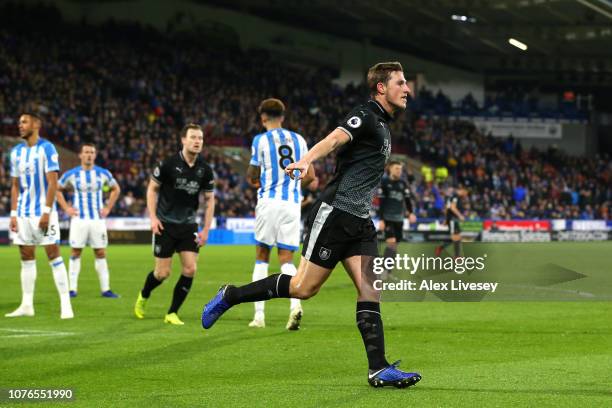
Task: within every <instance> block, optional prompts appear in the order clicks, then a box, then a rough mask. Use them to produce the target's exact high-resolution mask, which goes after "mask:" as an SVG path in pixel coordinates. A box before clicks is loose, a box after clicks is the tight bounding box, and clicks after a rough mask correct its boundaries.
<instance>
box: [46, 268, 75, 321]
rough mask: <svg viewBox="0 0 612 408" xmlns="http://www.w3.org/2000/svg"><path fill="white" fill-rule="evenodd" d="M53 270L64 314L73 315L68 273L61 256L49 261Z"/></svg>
mask: <svg viewBox="0 0 612 408" xmlns="http://www.w3.org/2000/svg"><path fill="white" fill-rule="evenodd" d="M49 264H50V265H51V270H52V271H53V280H54V281H55V287H56V288H57V293H59V297H60V304H61V308H62V314H64V312H68V311H70V313H72V305H71V304H70V295H69V293H68V273H67V272H66V265H64V260H63V259H62V257H61V256H58V257H57V258H55V259H53V260H51V261H49Z"/></svg>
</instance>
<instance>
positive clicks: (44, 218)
mask: <svg viewBox="0 0 612 408" xmlns="http://www.w3.org/2000/svg"><path fill="white" fill-rule="evenodd" d="M38 228H40V230H41V231H42V232H44V233H45V234H46V233H47V229H48V228H49V214H43V215H41V216H40V221H39V222H38Z"/></svg>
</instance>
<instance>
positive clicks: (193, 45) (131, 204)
mask: <svg viewBox="0 0 612 408" xmlns="http://www.w3.org/2000/svg"><path fill="white" fill-rule="evenodd" d="M23 7H24V6H16V5H12V6H5V7H4V9H3V11H2V13H0V14H1V15H2V17H0V22H1V23H2V24H1V28H0V135H2V134H4V135H13V136H14V135H16V120H17V117H16V116H17V115H18V114H19V112H22V111H24V110H26V109H30V108H31V107H32V104H34V105H35V108H36V109H38V111H39V112H40V113H41V114H42V115H43V117H44V118H45V128H44V132H43V135H44V136H46V137H48V138H50V139H51V140H53V141H54V142H56V143H58V144H60V145H62V146H64V147H66V148H68V149H72V150H74V151H76V150H77V149H78V147H79V145H80V143H82V142H83V141H89V142H93V143H95V144H96V145H97V146H98V147H99V154H98V162H99V164H100V165H101V166H103V167H106V168H108V169H110V170H111V171H112V172H113V173H114V174H115V176H116V178H117V180H118V181H119V183H120V185H121V187H122V191H123V197H122V198H121V200H120V201H119V203H118V205H117V207H116V209H115V211H114V215H122V216H129V215H143V214H144V211H145V205H144V195H145V191H146V184H147V181H148V176H149V170H150V169H151V168H152V167H153V166H154V164H155V163H156V162H157V161H158V160H159V159H160V157H161V156H162V155H164V154H166V153H167V152H170V151H174V150H175V149H176V148H177V146H178V142H177V140H178V129H179V128H180V126H181V125H182V124H183V123H186V122H188V121H194V122H198V123H201V124H202V125H203V126H204V128H205V140H206V143H207V144H208V145H209V146H210V145H215V146H241V147H248V146H249V145H250V142H251V139H252V136H253V135H255V134H257V133H259V132H260V131H261V129H260V127H259V124H258V121H257V117H256V107H257V105H258V103H259V101H260V100H261V99H263V98H265V97H270V96H278V97H280V98H282V99H283V100H285V101H286V103H287V106H288V111H289V113H288V117H287V120H286V122H285V124H286V127H288V128H291V129H295V130H296V131H298V132H300V133H301V134H303V135H304V137H305V138H306V140H307V142H308V143H309V145H312V144H313V142H315V141H316V140H318V139H319V138H321V137H322V136H324V135H325V134H326V133H327V132H328V131H329V130H330V129H332V128H333V127H334V125H335V123H336V122H337V121H338V120H339V119H340V118H341V115H343V114H344V113H345V112H346V111H347V110H348V109H349V107H351V106H353V105H354V104H355V103H356V101H359V100H360V99H362V98H363V96H364V95H366V94H367V90H366V89H365V88H364V86H363V85H357V86H355V85H352V84H350V85H348V86H346V87H344V88H342V87H340V86H338V85H335V84H334V83H333V82H332V79H333V76H334V75H333V70H332V69H328V68H324V67H323V68H322V67H316V68H314V67H304V66H295V65H290V64H288V63H283V62H279V61H276V60H274V58H271V56H270V55H269V54H268V53H266V52H263V51H253V50H251V51H246V52H245V51H241V50H240V49H238V48H236V47H235V46H231V45H230V46H225V45H224V46H219V45H218V44H206V42H205V41H203V40H202V39H196V38H193V37H185V36H182V37H180V38H178V37H174V36H169V35H165V34H164V33H161V32H158V31H156V30H153V29H151V28H147V27H142V26H140V25H137V24H135V23H117V22H109V23H107V24H105V25H103V26H96V27H95V29H94V28H93V27H92V26H89V25H87V24H85V23H82V24H79V25H76V24H68V23H62V22H61V16H60V15H59V13H58V12H57V11H56V10H55V9H53V8H52V7H47V6H39V7H36V8H32V9H30V8H28V9H27V12H28V16H29V18H30V19H31V20H32V21H33V23H32V24H29V25H28V27H23V26H20V25H19V24H18V20H19V19H18V18H16V17H17V16H19V15H20V14H22V13H23V12H25V11H26V9H24V8H23ZM49 16H54V18H53V19H50V18H49ZM49 21H53V23H52V26H51V23H49ZM119 40H120V41H119ZM244 67H248V68H249V69H244ZM538 109H539V108H538V101H537V98H536V97H533V96H530V95H529V94H528V93H525V94H522V95H514V94H512V95H511V94H507V93H500V94H499V96H497V97H496V98H488V99H487V100H486V101H485V103H484V105H483V106H478V103H477V102H476V101H475V100H474V98H473V97H472V96H471V95H467V96H466V97H465V98H464V99H463V100H461V101H460V102H459V103H458V104H456V105H455V106H453V103H452V102H451V101H450V99H449V98H448V97H447V96H445V95H444V93H443V92H442V91H437V92H436V93H435V94H434V93H433V92H432V91H430V90H427V89H422V90H421V91H420V92H419V94H418V95H417V97H416V98H415V99H414V100H413V101H412V102H411V109H410V112H409V113H408V114H406V115H403V117H402V118H400V119H398V120H397V121H396V122H395V123H394V124H393V128H392V133H393V134H394V140H393V147H394V149H393V151H394V153H399V154H403V155H407V156H408V157H410V158H412V159H417V160H419V161H421V162H423V163H427V164H429V165H430V166H432V167H433V168H441V169H442V168H446V173H445V172H444V171H443V170H442V171H441V172H440V173H436V174H438V176H437V177H436V178H435V181H436V182H435V183H430V182H427V181H426V180H425V181H423V180H422V179H421V176H420V174H417V175H416V177H415V176H413V175H412V174H411V175H410V177H411V179H412V180H414V181H413V188H414V190H415V191H416V192H417V193H418V194H417V197H418V202H417V208H418V214H419V216H422V217H432V216H436V215H438V213H439V206H440V200H441V198H440V194H441V193H442V192H443V191H444V188H445V186H447V185H458V184H462V185H465V186H466V187H468V188H469V190H470V195H469V197H468V198H466V200H468V201H467V202H466V203H464V206H465V208H466V209H468V212H469V216H470V218H493V219H504V218H576V219H579V218H580V219H594V218H598V219H610V217H611V215H610V205H611V202H612V187H611V183H610V178H611V177H612V168H611V164H610V160H609V158H608V157H598V158H596V159H594V160H593V159H586V158H575V157H571V156H568V155H566V154H565V153H563V152H561V151H555V150H554V149H549V150H548V151H537V150H533V149H531V150H527V149H524V148H522V146H521V144H520V142H518V141H517V140H513V139H512V138H509V139H507V140H503V139H499V138H493V137H491V136H488V135H483V134H481V133H480V132H479V131H478V129H476V128H475V127H474V125H473V124H471V123H469V122H466V121H463V120H450V119H445V117H446V116H448V115H472V114H476V113H478V114H483V115H487V114H493V113H496V114H497V113H498V112H502V113H504V114H508V115H527V116H528V115H530V114H536V113H537V114H538V115H540V114H541V115H544V116H546V117H556V118H560V117H568V118H573V119H585V118H586V112H585V111H584V109H583V108H582V107H579V106H576V105H575V104H574V105H572V104H569V105H568V103H564V104H562V105H559V106H558V109H557V110H556V111H550V110H546V111H540V110H538ZM434 115H435V116H434ZM434 117H435V118H436V119H434ZM9 151H10V146H7V145H6V144H3V145H0V154H1V155H2V159H3V163H4V166H3V167H2V168H1V169H0V181H1V183H0V215H6V214H8V212H9V209H10V203H9V198H8V197H9V194H10V191H9V187H10V180H9V176H8V162H9V160H8V152H9ZM206 159H207V160H208V161H209V162H210V163H211V164H212V165H213V168H214V170H215V172H216V174H217V179H218V183H217V192H216V193H217V197H218V204H217V214H218V215H219V216H250V215H252V213H253V206H254V202H255V200H254V191H253V190H251V189H250V188H249V187H248V186H247V185H246V183H245V181H244V177H243V175H242V174H243V172H241V171H238V170H237V169H236V166H234V165H233V164H232V160H231V159H230V158H228V157H227V156H225V155H224V154H223V153H222V152H221V150H217V151H215V152H212V151H208V152H207V153H206ZM316 170H317V173H318V175H319V177H320V183H321V186H324V185H325V183H326V182H327V180H328V178H329V176H330V175H331V174H333V158H329V159H328V160H327V161H325V162H321V163H318V164H317V167H316ZM440 174H442V175H444V174H448V175H447V176H440Z"/></svg>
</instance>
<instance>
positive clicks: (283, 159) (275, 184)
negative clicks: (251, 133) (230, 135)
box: [250, 128, 308, 204]
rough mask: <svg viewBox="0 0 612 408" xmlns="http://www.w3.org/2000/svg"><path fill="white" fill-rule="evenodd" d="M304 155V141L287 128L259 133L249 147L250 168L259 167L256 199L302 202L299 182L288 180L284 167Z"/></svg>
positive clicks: (305, 148)
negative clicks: (258, 185)
mask: <svg viewBox="0 0 612 408" xmlns="http://www.w3.org/2000/svg"><path fill="white" fill-rule="evenodd" d="M307 152H308V146H307V145H306V141H305V140H304V138H303V137H302V136H301V135H300V134H298V133H295V132H292V131H290V130H287V129H283V128H278V129H272V130H270V131H268V132H266V133H262V134H259V135H257V136H255V138H254V139H253V145H252V146H251V162H250V164H251V165H252V166H259V167H260V179H259V181H260V184H261V187H259V189H258V190H257V197H258V199H259V200H262V199H264V200H267V199H272V200H282V201H287V202H290V203H295V204H299V203H300V202H302V188H301V181H300V180H291V178H290V177H289V176H288V175H286V174H285V168H286V167H287V166H288V165H289V164H290V163H293V162H296V161H299V160H300V159H301V158H302V157H304V155H305V154H306V153H307Z"/></svg>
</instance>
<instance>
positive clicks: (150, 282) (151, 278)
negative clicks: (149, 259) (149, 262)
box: [140, 271, 163, 299]
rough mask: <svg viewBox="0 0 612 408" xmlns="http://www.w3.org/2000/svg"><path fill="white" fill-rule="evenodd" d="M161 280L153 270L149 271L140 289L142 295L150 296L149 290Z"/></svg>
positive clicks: (146, 297) (159, 283) (160, 282)
mask: <svg viewBox="0 0 612 408" xmlns="http://www.w3.org/2000/svg"><path fill="white" fill-rule="evenodd" d="M162 282H163V281H160V280H157V278H156V277H155V275H154V274H153V271H151V272H149V274H148V275H147V279H146V280H145V284H144V288H142V290H141V291H140V293H141V294H142V297H143V298H145V299H148V298H149V296H151V291H152V290H153V289H155V288H156V287H158V286H159V285H161V284H162Z"/></svg>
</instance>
